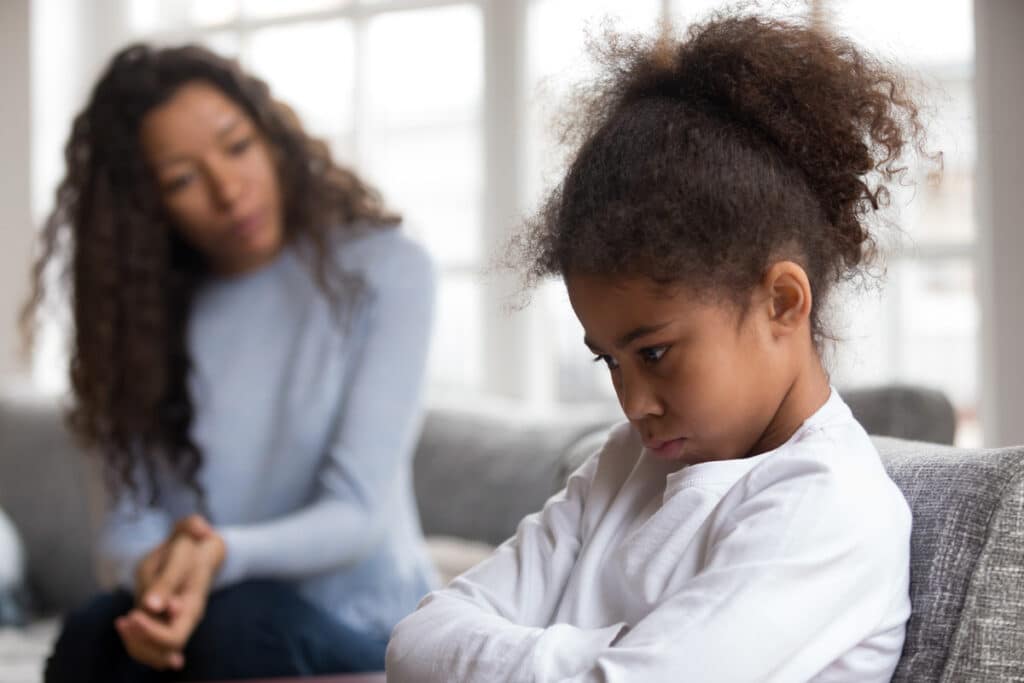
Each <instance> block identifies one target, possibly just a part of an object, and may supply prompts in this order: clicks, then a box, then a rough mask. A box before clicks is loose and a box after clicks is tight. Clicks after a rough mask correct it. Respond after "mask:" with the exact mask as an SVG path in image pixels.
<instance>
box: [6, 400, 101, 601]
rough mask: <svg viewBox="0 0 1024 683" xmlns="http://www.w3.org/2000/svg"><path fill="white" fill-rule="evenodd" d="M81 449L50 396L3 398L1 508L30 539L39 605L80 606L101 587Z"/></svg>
mask: <svg viewBox="0 0 1024 683" xmlns="http://www.w3.org/2000/svg"><path fill="white" fill-rule="evenodd" d="M87 486H88V484H87V482H86V467H85V462H84V460H83V458H82V453H81V451H80V450H79V449H78V448H77V447H76V446H75V445H74V443H73V442H72V440H71V438H70V435H69V434H68V432H67V430H66V429H64V425H63V421H62V419H61V416H60V412H59V410H58V409H57V407H56V406H55V405H54V404H53V403H52V402H49V401H24V400H18V401H12V400H9V399H5V400H0V508H3V510H4V511H5V512H7V514H8V515H9V516H10V518H11V520H12V521H13V522H14V526H15V527H16V528H17V529H18V532H19V534H20V535H21V538H22V541H23V542H24V545H25V556H26V574H27V577H28V585H29V589H30V590H31V593H32V597H33V599H34V601H35V606H36V608H37V609H39V610H41V611H44V612H49V611H58V610H64V609H67V608H68V607H70V606H72V605H76V604H78V603H80V602H81V601H83V600H84V599H85V598H87V597H88V596H89V595H91V594H92V593H93V592H95V590H96V589H97V585H96V580H95V578H94V571H93V568H94V566H95V565H94V563H93V555H92V530H91V524H90V516H89V515H90V511H89V504H88V496H87V495H86V489H87Z"/></svg>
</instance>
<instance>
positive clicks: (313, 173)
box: [22, 44, 399, 501]
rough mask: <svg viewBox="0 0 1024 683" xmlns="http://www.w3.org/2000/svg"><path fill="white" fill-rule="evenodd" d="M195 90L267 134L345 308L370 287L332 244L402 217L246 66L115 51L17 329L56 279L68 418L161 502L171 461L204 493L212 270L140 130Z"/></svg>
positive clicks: (200, 55) (127, 478)
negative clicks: (66, 348)
mask: <svg viewBox="0 0 1024 683" xmlns="http://www.w3.org/2000/svg"><path fill="white" fill-rule="evenodd" d="M195 81H203V82H206V83H209V84H211V85H213V86H214V87H216V88H217V89H218V90H220V91H221V92H222V93H223V94H224V95H225V96H227V97H228V98H229V99H231V100H232V101H233V102H234V103H235V104H236V105H237V106H239V107H240V108H241V109H242V110H243V111H244V112H245V113H246V115H248V116H249V117H250V118H251V119H252V121H253V122H254V123H255V125H256V126H257V127H258V129H259V130H260V131H261V133H262V134H263V135H264V136H265V138H266V139H267V141H268V143H269V145H270V147H271V150H272V151H273V157H274V159H275V163H276V164H277V169H276V171H277V178H278V182H279V183H280V184H281V192H282V197H283V204H284V230H285V240H286V241H287V242H288V243H290V244H292V245H294V246H295V247H296V248H297V249H298V250H299V252H300V254H301V255H302V257H303V259H304V260H305V261H306V262H307V264H308V266H309V267H310V270H311V275H312V276H313V277H314V279H315V281H316V283H317V285H318V286H319V288H320V289H321V290H322V291H323V293H324V295H325V296H328V297H330V298H332V299H336V300H337V301H338V303H339V304H340V305H342V310H345V305H346V304H351V303H352V297H354V296H355V294H356V292H357V291H358V289H359V286H360V282H359V280H358V278H356V277H355V276H353V275H350V274H348V273H345V272H343V271H341V270H340V268H339V267H338V266H337V262H336V260H334V259H333V258H332V255H331V244H332V243H333V242H336V238H337V236H338V234H339V232H344V231H345V230H348V229H352V227H353V226H356V225H359V226H382V227H383V226H390V225H395V224H397V223H398V221H399V217H398V216H397V215H396V214H393V213H391V212H389V211H388V210H387V209H386V207H385V206H384V204H383V202H382V200H381V197H380V195H379V194H378V193H377V192H376V191H375V190H374V189H373V188H371V187H369V186H368V185H367V184H366V183H364V182H363V181H362V180H360V179H359V178H358V177H357V176H356V175H355V174H354V173H352V172H351V171H350V170H347V169H345V168H342V167H341V166H339V165H337V164H336V163H335V162H334V161H333V160H332V158H331V155H330V153H329V151H328V148H327V145H326V144H325V143H324V142H323V141H321V140H318V139H315V138H312V137H310V136H309V135H307V134H306V133H305V132H304V131H303V129H302V127H301V125H300V123H299V121H298V118H297V117H296V116H295V114H294V113H293V112H292V110H291V109H289V108H288V107H287V106H286V105H284V104H282V103H281V102H278V101H275V100H274V99H273V98H272V97H271V94H270V91H269V89H268V87H267V85H266V84H265V83H264V82H263V81H261V80H259V79H257V78H254V77H253V76H251V75H248V74H246V73H244V72H243V71H242V70H241V69H240V68H239V66H238V64H237V63H236V62H234V61H232V60H228V59H224V58H222V57H220V56H218V55H216V54H214V53H213V52H210V51H209V50H207V49H204V48H202V47H199V46H195V45H186V46H181V47H172V48H155V47H152V46H149V45H145V44H135V45H131V46H129V47H126V48H124V49H123V50H121V51H120V52H118V54H116V55H115V56H114V58H113V60H112V61H111V63H110V64H109V66H108V67H107V69H106V71H105V72H104V74H103V75H102V76H101V77H100V79H99V81H98V83H97V84H96V86H95V89H94V90H93V91H92V95H91V97H90V99H89V102H88V104H87V105H86V107H85V109H84V110H83V111H82V112H81V113H79V114H78V116H77V117H76V118H75V120H74V123H73V126H72V130H71V137H70V139H69V140H68V142H67V146H66V147H65V151H64V158H65V164H66V175H65V177H64V179H63V181H62V182H61V183H60V185H59V187H58V189H57V195H56V206H55V208H54V209H53V212H52V213H51V214H50V216H49V218H48V219H47V221H46V223H45V226H44V228H43V231H42V238H41V254H40V255H39V257H38V260H37V261H36V263H35V265H34V268H33V271H32V279H33V283H32V291H31V294H30V297H29V299H28V301H27V303H26V305H25V308H24V310H23V314H22V329H23V332H24V335H25V337H26V341H27V344H28V345H29V346H31V343H32V340H33V336H34V328H35V326H36V321H37V318H38V317H39V311H40V309H41V308H42V307H43V304H44V302H45V301H46V300H47V299H48V298H49V296H48V292H47V291H46V290H47V281H51V282H52V281H53V280H54V278H56V281H57V282H58V283H59V285H58V288H57V289H58V294H59V295H60V296H62V297H66V298H67V299H68V300H69V303H70V308H71V314H72V319H73V322H74V329H73V341H72V353H71V368H70V374H71V387H72V391H73V399H74V400H73V403H72V405H71V407H70V410H69V411H68V415H67V418H68V423H69V425H70V427H71V430H72V432H73V433H74V434H75V435H76V436H77V437H78V439H79V440H80V442H81V443H82V444H83V445H84V446H85V447H86V448H87V449H88V450H89V451H90V452H93V453H96V454H97V455H99V456H100V457H101V458H102V459H103V460H104V463H105V465H106V468H105V469H106V473H107V482H108V486H109V487H110V489H111V492H112V493H114V494H116V493H118V492H120V491H122V490H129V491H134V492H138V491H139V490H140V488H141V487H140V485H141V484H143V483H145V484H146V485H147V488H148V489H149V491H150V500H151V501H152V500H154V499H155V498H156V496H157V495H158V491H159V487H158V484H157V472H158V470H159V469H160V468H161V467H164V466H165V467H166V468H167V469H169V470H170V471H172V472H174V473H175V474H176V475H177V476H178V477H180V478H181V480H182V481H184V482H185V483H186V484H187V485H188V486H190V487H191V488H192V489H193V490H194V491H195V492H196V493H197V494H199V496H200V497H202V495H203V492H202V490H201V487H200V486H199V484H198V481H197V473H198V471H199V468H200V466H201V464H202V453H201V451H200V448H199V446H198V445H197V444H196V443H195V442H194V441H193V439H192V437H191V435H190V428H191V424H192V420H193V413H194V408H193V403H192V399H191V397H190V396H189V391H188V376H189V372H190V368H191V361H190V357H189V351H188V348H187V345H186V328H187V321H188V316H189V311H190V307H191V304H192V301H193V298H194V296H195V294H196V292H197V290H198V288H199V286H200V285H201V284H202V283H203V281H204V279H205V278H206V277H207V275H208V271H207V267H206V264H205V263H204V260H203V258H202V257H201V255H200V254H199V253H198V252H197V251H196V250H195V249H194V248H193V247H191V246H189V245H188V244H187V243H186V242H185V241H184V240H183V239H182V238H181V236H180V235H179V232H178V231H177V230H176V229H175V228H174V225H173V224H172V221H171V218H170V216H169V215H168V213H167V212H166V211H165V209H164V207H163V205H162V203H161V198H160V192H159V189H158V185H157V182H156V179H155V177H154V175H153V173H152V172H151V171H150V169H149V168H148V167H147V165H146V163H145V159H144V156H143V152H142V148H141V145H140V134H139V129H140V124H141V122H142V120H143V118H144V117H145V116H146V115H147V114H148V113H149V112H150V111H152V110H153V109H154V108H155V107H158V106H160V105H161V104H163V103H165V102H167V101H168V100H169V99H170V98H171V97H172V96H173V95H174V93H175V92H176V91H177V90H178V89H179V88H181V87H182V86H183V85H184V84H186V83H189V82H195ZM140 477H141V478H142V479H141V480H140Z"/></svg>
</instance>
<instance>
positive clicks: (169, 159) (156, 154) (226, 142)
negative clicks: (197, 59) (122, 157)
mask: <svg viewBox="0 0 1024 683" xmlns="http://www.w3.org/2000/svg"><path fill="white" fill-rule="evenodd" d="M139 134H140V142H141V145H142V150H143V154H144V155H145V157H146V162H147V163H148V165H149V167H150V168H151V169H152V171H153V174H154V176H155V178H156V181H157V184H158V189H159V192H160V196H161V199H162V201H163V203H164V206H165V207H166V209H167V211H168V212H169V213H170V215H171V217H172V218H173V219H174V222H175V224H176V227H177V229H178V230H179V231H180V232H181V235H182V236H183V237H184V239H185V240H186V241H187V242H188V243H189V244H191V245H192V246H193V247H194V248H195V249H197V250H198V251H199V252H200V253H202V254H203V255H204V256H205V257H206V260H207V262H208V263H209V264H210V267H211V268H212V269H213V270H214V271H215V272H217V273H220V274H224V275H234V274H239V273H244V272H246V271H249V270H253V269H256V268H259V267H260V266H261V265H264V264H266V263H267V262H269V261H270V260H272V259H273V258H274V256H275V255H277V253H278V252H279V251H280V249H281V246H282V244H283V241H284V230H283V209H282V200H281V188H280V183H279V182H278V178H277V170H276V167H275V165H274V160H273V158H272V155H271V150H270V145H269V143H268V142H267V140H266V138H265V137H264V135H263V133H262V132H261V131H260V130H259V128H257V126H256V124H255V123H254V122H253V121H252V119H250V118H249V117H248V116H247V115H246V113H245V112H244V111H243V110H242V109H241V108H240V107H239V106H238V105H237V104H235V102H234V101H233V100H231V99H230V98H228V97H227V96H225V95H224V94H223V93H222V92H221V91H220V90H218V89H217V88H216V87H214V86H213V85H210V84H209V83H206V82H204V81H193V82H190V83H186V84H185V85H183V86H181V87H180V88H179V89H178V90H177V92H175V93H174V95H172V96H171V98H170V99H169V100H168V101H167V102H165V103H164V104H162V105H160V106H159V107H156V108H155V109H153V110H152V111H151V112H149V113H148V114H147V115H146V116H145V117H144V118H143V120H142V125H141V128H140V132H139Z"/></svg>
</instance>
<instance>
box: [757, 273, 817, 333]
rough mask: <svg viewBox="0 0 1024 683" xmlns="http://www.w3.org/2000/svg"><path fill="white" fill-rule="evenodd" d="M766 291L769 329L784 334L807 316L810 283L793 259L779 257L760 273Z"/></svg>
mask: <svg viewBox="0 0 1024 683" xmlns="http://www.w3.org/2000/svg"><path fill="white" fill-rule="evenodd" d="M764 287H765V291H767V292H768V295H769V301H768V305H769V318H770V323H771V326H772V332H773V333H774V334H775V335H776V336H785V335H789V334H792V333H793V332H795V331H797V330H798V329H800V328H801V327H803V325H804V324H806V323H807V321H808V320H809V319H810V317H811V304H812V298H811V283H810V280H808V279H807V273H806V272H805V271H804V269H803V268H802V267H800V265H799V264H797V263H794V262H793V261H779V262H778V263H775V264H773V265H772V267H771V268H769V269H768V272H767V273H766V274H765V277H764Z"/></svg>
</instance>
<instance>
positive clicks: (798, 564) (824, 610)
mask: <svg viewBox="0 0 1024 683" xmlns="http://www.w3.org/2000/svg"><path fill="white" fill-rule="evenodd" d="M792 465H793V463H787V466H785V467H780V468H777V469H776V468H766V469H765V471H763V472H761V475H762V476H759V477H758V478H757V481H756V482H750V483H751V484H752V485H751V486H750V487H748V489H747V490H746V491H745V492H744V496H743V500H742V501H741V502H740V503H739V504H738V505H736V506H735V507H732V508H731V509H729V510H728V512H727V514H724V515H718V516H717V517H716V514H717V513H712V519H711V523H712V524H714V527H715V529H716V533H714V534H713V535H712V537H711V539H710V540H709V542H708V544H707V547H706V548H705V549H704V556H705V557H706V558H707V559H706V564H704V565H703V567H702V569H701V571H699V572H698V573H697V574H696V575H695V576H694V577H692V578H691V579H689V580H686V581H684V582H683V583H682V584H681V585H680V587H679V588H678V589H676V590H674V591H671V592H669V593H666V594H665V595H663V597H662V599H661V600H660V601H659V602H658V603H657V605H656V607H655V608H654V609H653V610H652V611H650V612H649V613H648V614H647V615H646V616H645V617H644V618H642V619H641V620H639V621H638V622H637V623H635V624H631V625H629V626H628V627H620V626H619V625H617V624H616V625H613V626H610V627H608V628H607V629H604V630H583V629H577V628H574V627H572V626H568V625H565V624H554V625H546V626H545V625H536V624H534V625H526V624H524V623H523V622H522V620H521V618H519V617H520V616H521V615H520V614H519V612H518V611H517V609H516V607H515V605H514V604H512V605H509V604H505V601H509V602H511V603H515V602H516V601H522V602H524V603H525V604H530V600H531V599H530V597H529V596H528V592H529V591H528V589H527V590H524V588H523V587H522V584H523V579H522V578H520V577H516V576H514V575H513V576H512V577H511V578H513V579H514V581H513V582H512V585H515V586H518V587H519V590H518V591H517V592H515V593H508V592H507V589H504V588H503V587H502V582H501V581H500V580H499V579H501V577H500V576H496V575H494V574H493V573H490V574H487V575H485V576H484V577H482V578H484V580H486V584H485V585H475V586H473V587H472V588H469V587H465V586H453V588H454V589H455V590H452V589H449V590H448V591H444V592H442V593H441V594H434V595H433V596H431V597H430V598H428V599H427V600H425V601H424V605H423V607H422V608H421V610H420V611H419V612H417V613H414V614H413V615H412V616H411V617H409V618H408V619H407V620H406V621H404V622H402V623H401V624H399V627H398V629H396V631H395V635H394V641H393V642H392V645H391V647H390V649H389V652H388V673H389V680H393V681H396V682H399V683H400V682H402V681H428V682H429V681H442V680H461V681H481V682H482V681H537V682H548V681H551V682H553V681H574V682H576V683H598V682H602V683H626V682H628V681H651V682H659V681H666V682H668V681H678V680H692V681H711V680H715V681H719V680H721V681H725V680H728V681H763V680H773V681H782V680H784V681H805V680H809V679H811V678H813V677H814V676H815V675H816V674H817V673H819V672H820V671H821V670H822V669H824V668H825V667H826V666H828V664H829V663H830V662H832V661H835V660H836V659H837V658H838V657H840V656H841V655H842V654H844V653H845V652H848V651H849V650H850V649H852V648H853V647H854V646H856V645H857V644H858V643H859V642H860V641H861V640H862V639H863V638H864V637H866V636H867V635H868V634H870V633H871V632H872V630H873V629H875V628H877V627H878V626H879V624H880V623H881V622H882V620H883V619H884V617H885V615H886V613H887V610H888V609H889V608H890V607H891V604H892V601H893V595H894V594H895V588H896V587H897V586H898V584H899V582H900V581H901V580H902V579H903V578H904V572H905V571H906V566H905V565H906V552H907V549H906V547H904V546H906V545H907V543H908V540H909V529H910V522H909V512H908V511H906V510H903V514H902V515H897V516H895V517H888V518H887V517H886V514H887V513H891V512H892V508H891V507H887V508H885V510H886V511H885V512H875V513H872V512H870V511H869V512H868V513H867V514H864V512H865V509H866V507H870V505H868V506H865V504H864V503H865V502H864V501H863V500H861V501H855V500H851V497H850V496H849V488H848V487H844V486H841V485H839V484H838V482H837V481H836V478H835V476H834V472H830V471H828V469H827V468H822V467H819V466H817V465H815V464H814V463H811V462H802V463H797V467H796V468H794V467H792ZM892 525H895V526H896V528H897V529H899V530H900V533H896V534H893V533H891V529H892ZM904 532H905V533H904ZM672 545H674V544H673V543H668V544H666V546H672ZM666 559H667V558H666ZM474 578H476V577H474ZM508 582H509V579H508V578H506V579H505V583H508ZM535 589H536V588H535ZM550 590H554V591H555V592H556V593H558V591H557V587H554V586H550V585H545V586H544V587H543V590H541V591H540V592H542V593H544V594H548V591H550ZM495 593H497V594H498V595H499V596H502V601H500V602H499V603H498V604H500V605H503V607H502V609H500V610H496V609H495V608H494V606H493V605H494V603H495V600H494V599H493V598H492V596H493V595H494V594H495ZM897 650H898V648H897ZM445 672H456V675H454V676H453V677H451V678H446V677H445ZM392 674H393V675H392ZM891 674H892V671H891V670H886V671H879V672H878V676H877V679H876V678H871V679H870V680H879V681H881V680H888V676H890V675H891Z"/></svg>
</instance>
